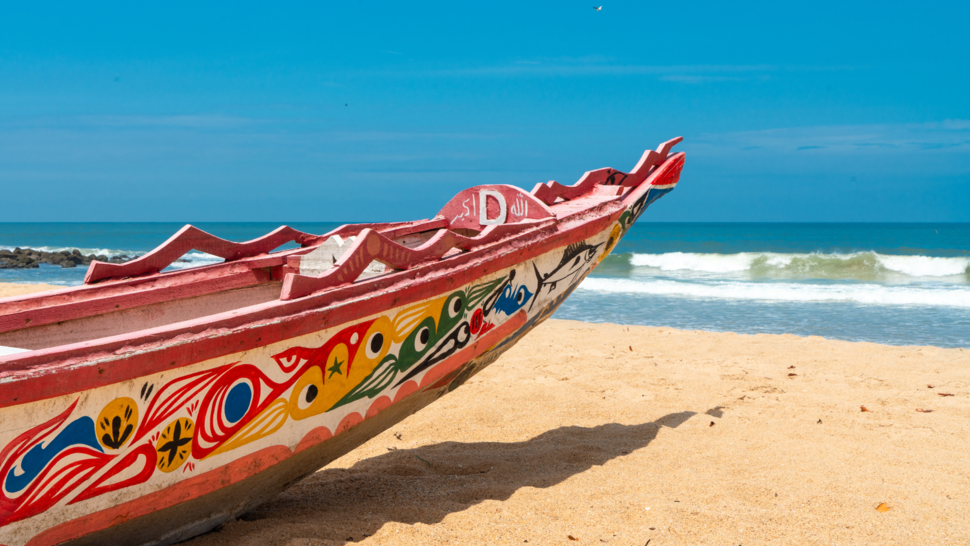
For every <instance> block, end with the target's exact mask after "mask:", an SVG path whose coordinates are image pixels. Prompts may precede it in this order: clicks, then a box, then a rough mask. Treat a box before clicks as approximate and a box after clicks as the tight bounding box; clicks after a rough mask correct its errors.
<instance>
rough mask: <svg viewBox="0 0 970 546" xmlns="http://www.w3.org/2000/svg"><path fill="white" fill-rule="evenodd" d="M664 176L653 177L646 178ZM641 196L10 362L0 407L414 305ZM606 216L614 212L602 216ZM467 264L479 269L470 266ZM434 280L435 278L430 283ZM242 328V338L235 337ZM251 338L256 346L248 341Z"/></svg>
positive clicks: (569, 238)
mask: <svg viewBox="0 0 970 546" xmlns="http://www.w3.org/2000/svg"><path fill="white" fill-rule="evenodd" d="M667 163H669V165H670V166H672V167H673V166H679V165H682V163H683V153H680V154H676V155H674V156H671V157H669V158H668V160H667ZM678 163H679V165H678ZM662 173H663V171H661V170H657V171H655V173H653V174H652V176H657V175H660V174H662ZM641 189H642V190H643V192H646V191H649V184H644V185H643V186H642V187H641ZM641 193H642V192H639V191H637V192H632V193H630V194H628V195H625V196H623V197H622V198H615V199H609V200H607V201H604V202H602V203H599V204H598V205H596V206H595V207H593V208H592V209H590V210H589V211H588V213H589V215H591V216H595V218H594V219H592V220H586V219H585V218H576V217H575V215H574V216H573V217H571V218H566V219H563V220H560V221H559V226H558V228H557V232H558V233H557V235H556V236H555V237H550V236H549V233H548V232H547V231H544V230H543V231H537V232H529V233H526V234H524V235H523V236H521V237H523V238H522V239H519V240H516V239H517V238H513V239H512V240H510V241H507V244H509V246H511V247H513V248H515V247H518V246H525V247H527V248H528V250H525V249H522V250H519V251H518V252H516V253H514V254H512V253H508V252H502V253H498V255H496V256H493V257H491V258H487V257H486V255H487V254H488V253H490V250H492V248H491V247H486V248H481V249H477V250H473V251H471V252H467V253H463V254H460V255H457V256H454V257H452V258H449V259H448V260H445V261H440V262H435V263H430V264H426V265H423V266H421V267H419V268H416V269H409V270H405V271H399V272H395V273H392V274H391V275H388V276H382V277H376V278H372V279H367V280H365V281H363V282H361V283H355V284H351V285H347V286H342V287H338V288H335V289H333V290H330V291H326V292H324V293H318V294H313V295H311V296H308V297H305V298H301V299H297V300H289V301H272V302H269V303H266V304H261V305H256V306H252V307H249V308H246V309H245V312H241V311H243V310H239V311H232V312H228V313H220V314H218V315H214V316H208V317H204V318H201V319H196V320H191V321H187V322H183V323H177V324H174V325H169V326H164V327H161V328H153V329H147V330H142V331H140V332H137V333H135V334H126V335H121V336H113V337H110V338H103V339H99V340H94V341H90V342H85V343H77V344H72V345H67V346H61V347H53V348H50V349H43V350H40V351H34V352H30V353H24V354H20V355H12V356H11V357H7V360H6V361H5V362H3V363H2V364H0V407H6V406H10V405H16V404H22V403H25V402H28V401H36V400H42V399H45V398H52V397H55V396H60V395H63V394H68V393H72V392H81V391H84V390H87V389H90V388H93V387H95V386H103V385H106V384H111V383H117V382H121V381H127V380H130V379H132V378H135V377H139V376H141V375H145V374H148V373H153V371H157V370H158V369H159V362H172V363H173V364H171V368H177V367H183V366H188V365H191V364H194V363H196V362H200V361H202V360H205V359H206V358H210V357H211V356H212V355H213V354H216V353H219V352H221V351H226V350H230V348H231V350H240V349H243V348H247V349H248V348H253V347H257V346H262V345H267V344H269V343H273V342H277V341H282V340H284V339H288V338H291V337H296V336H299V335H302V334H304V333H307V332H311V331H315V330H319V329H321V328H323V327H328V326H334V325H338V324H342V323H344V322H346V321H349V320H352V319H353V318H354V317H355V316H356V315H357V314H358V313H359V312H358V311H356V310H354V309H352V306H351V305H348V303H351V301H352V300H354V299H355V298H359V297H363V296H368V297H367V299H368V304H369V305H373V306H376V307H383V306H388V307H389V306H392V305H403V304H406V303H409V302H413V301H418V300H420V299H421V298H423V297H425V295H426V294H428V293H432V292H434V291H435V290H436V289H437V288H438V286H440V285H441V284H443V283H448V284H451V283H457V284H459V285H460V284H463V283H466V282H470V280H473V279H474V278H475V277H477V276H480V275H482V274H483V273H484V272H487V271H489V270H496V269H500V268H502V267H506V266H508V265H510V264H513V263H517V262H520V261H523V260H526V259H528V258H529V257H532V256H536V255H539V254H541V253H543V252H548V251H549V250H552V249H553V248H555V247H558V246H563V245H565V244H570V243H573V242H576V241H580V240H583V239H584V238H586V237H588V236H589V235H590V234H591V233H594V232H596V231H598V230H600V229H603V228H604V227H605V226H606V225H609V224H610V223H612V222H615V221H616V219H617V218H618V217H619V215H620V214H621V212H622V210H623V208H624V207H625V206H626V205H628V204H630V203H632V202H633V201H635V200H636V198H637V197H639V196H640V194H641ZM604 208H611V209H613V210H612V211H611V212H610V213H609V214H604V213H603V211H602V209H604ZM570 224H577V225H570ZM473 260H475V261H477V263H472V261H473ZM218 265H221V264H218ZM209 267H213V266H209ZM200 269H201V268H200ZM435 272H437V273H438V275H433V273H435ZM403 284H406V285H408V286H409V290H408V291H406V292H404V293H401V292H397V291H395V290H393V288H394V287H395V286H399V285H403ZM293 323H295V324H293ZM240 328H244V330H241V331H240V330H239V329H240ZM185 336H190V337H185ZM254 336H255V337H256V341H254V340H253V337H254ZM173 338H180V339H179V340H178V341H177V342H175V343H173V344H172V345H171V346H167V345H166V342H168V341H169V340H172V339H173ZM130 353H134V354H130ZM120 360H124V361H125V362H126V365H125V366H124V367H123V368H121V367H116V366H112V365H111V363H112V362H114V361H120Z"/></svg>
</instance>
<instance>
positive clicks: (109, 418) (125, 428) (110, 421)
mask: <svg viewBox="0 0 970 546" xmlns="http://www.w3.org/2000/svg"><path fill="white" fill-rule="evenodd" d="M96 422H97V424H98V425H97V426H98V442H100V443H101V445H102V446H104V447H105V448H106V449H121V447H122V446H124V445H125V443H126V442H127V441H128V440H130V439H131V436H132V434H134V432H135V428H136V427H137V426H138V404H136V403H135V401H134V400H132V399H131V398H127V397H121V398H115V399H114V400H112V401H111V402H108V405H107V406H105V407H104V409H102V410H101V413H100V414H98V420H97V421H96Z"/></svg>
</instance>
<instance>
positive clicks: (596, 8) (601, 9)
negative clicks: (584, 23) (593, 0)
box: [593, 6, 603, 11]
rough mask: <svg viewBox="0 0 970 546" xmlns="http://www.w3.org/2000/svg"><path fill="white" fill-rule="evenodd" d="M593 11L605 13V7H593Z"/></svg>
mask: <svg viewBox="0 0 970 546" xmlns="http://www.w3.org/2000/svg"><path fill="white" fill-rule="evenodd" d="M593 9H595V10H596V11H603V6H600V7H596V6H593Z"/></svg>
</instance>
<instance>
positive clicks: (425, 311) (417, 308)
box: [394, 296, 448, 343]
mask: <svg viewBox="0 0 970 546" xmlns="http://www.w3.org/2000/svg"><path fill="white" fill-rule="evenodd" d="M446 301H448V296H443V297H440V298H435V299H433V300H431V301H426V302H424V303H419V304H417V305H413V306H411V307H408V308H407V309H405V310H403V311H401V312H400V313H398V314H397V316H396V317H394V332H395V336H396V337H395V338H394V341H395V343H400V342H402V341H404V338H406V337H408V334H410V333H411V331H412V330H414V328H415V327H417V325H418V324H421V321H423V320H424V319H426V318H428V317H431V318H433V319H434V321H435V324H436V325H437V323H438V318H439V317H441V309H442V307H444V305H445V302H446Z"/></svg>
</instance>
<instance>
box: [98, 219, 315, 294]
mask: <svg viewBox="0 0 970 546" xmlns="http://www.w3.org/2000/svg"><path fill="white" fill-rule="evenodd" d="M317 240H319V236H317V235H311V234H309V233H303V232H302V231H297V230H295V229H293V228H291V227H289V226H280V227H279V228H277V229H275V230H273V231H272V232H270V233H268V234H266V235H263V236H262V237H259V238H258V239H253V240H251V241H246V242H244V243H234V242H232V241H227V240H225V239H220V238H219V237H216V236H215V235H212V234H211V233H207V232H205V231H202V230H201V229H199V228H197V227H195V226H191V225H187V226H185V227H183V228H182V229H180V230H178V232H177V233H175V235H172V237H170V238H169V239H168V240H167V241H165V242H164V243H162V244H161V245H159V246H158V247H157V248H156V249H155V250H152V251H151V252H149V253H148V254H145V255H144V256H142V257H140V258H137V259H134V260H132V261H130V262H125V263H123V264H112V263H105V262H98V261H94V262H91V266H90V267H88V272H87V274H86V275H85V276H84V282H85V283H86V284H90V283H93V282H97V281H101V280H104V279H110V278H116V277H136V276H138V275H145V274H150V273H158V272H159V271H161V270H163V269H165V268H166V267H168V266H170V265H172V264H173V263H175V260H178V259H179V258H181V257H182V256H184V255H185V254H186V253H187V252H190V251H192V250H197V251H200V252H205V253H208V254H212V255H214V256H218V257H220V258H225V260H226V261H232V260H238V259H240V258H248V257H250V256H256V255H258V254H263V253H266V252H269V251H271V250H273V249H274V248H276V247H278V246H280V245H282V244H285V243H289V242H291V241H292V242H296V243H299V244H300V245H301V246H307V245H309V244H312V243H314V242H316V241H317Z"/></svg>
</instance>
